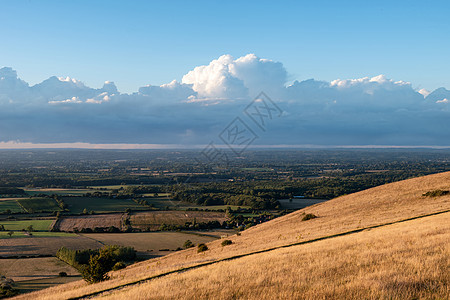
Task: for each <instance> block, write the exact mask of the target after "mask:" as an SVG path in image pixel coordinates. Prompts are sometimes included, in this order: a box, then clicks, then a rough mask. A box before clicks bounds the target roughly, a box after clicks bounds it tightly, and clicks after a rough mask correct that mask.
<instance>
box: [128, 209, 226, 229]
mask: <svg viewBox="0 0 450 300" xmlns="http://www.w3.org/2000/svg"><path fill="white" fill-rule="evenodd" d="M226 220H227V217H226V215H225V213H222V212H207V211H147V212H136V213H133V214H132V215H131V216H130V221H131V226H133V228H139V229H142V230H151V231H155V230H158V229H159V227H160V226H161V224H166V225H184V224H185V223H186V222H191V223H192V222H194V221H195V222H197V223H202V222H209V221H219V222H221V223H222V222H223V221H226Z"/></svg>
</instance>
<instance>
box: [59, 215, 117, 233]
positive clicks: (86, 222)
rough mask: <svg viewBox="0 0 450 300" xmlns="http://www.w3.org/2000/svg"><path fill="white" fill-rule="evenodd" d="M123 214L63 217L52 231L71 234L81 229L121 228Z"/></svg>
mask: <svg viewBox="0 0 450 300" xmlns="http://www.w3.org/2000/svg"><path fill="white" fill-rule="evenodd" d="M123 217H124V214H121V213H120V214H104V215H90V216H73V217H63V218H61V219H60V220H58V222H57V223H56V224H55V226H54V229H58V230H60V231H68V232H73V231H74V229H75V228H77V229H78V230H81V229H83V228H91V229H94V228H95V227H110V226H114V227H117V228H119V229H120V228H122V224H123V222H122V218H123Z"/></svg>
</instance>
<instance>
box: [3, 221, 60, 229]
mask: <svg viewBox="0 0 450 300" xmlns="http://www.w3.org/2000/svg"><path fill="white" fill-rule="evenodd" d="M52 223H53V220H19V221H9V220H8V221H0V225H3V226H4V227H5V230H22V229H26V228H27V227H28V226H30V225H31V226H33V229H34V230H39V231H48V230H49V229H50V225H51V224H52Z"/></svg>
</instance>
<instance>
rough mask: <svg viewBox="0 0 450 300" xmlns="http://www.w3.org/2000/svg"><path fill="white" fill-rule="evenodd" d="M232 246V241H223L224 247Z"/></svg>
mask: <svg viewBox="0 0 450 300" xmlns="http://www.w3.org/2000/svg"><path fill="white" fill-rule="evenodd" d="M231 244H233V242H232V241H231V240H223V241H222V246H228V245H231Z"/></svg>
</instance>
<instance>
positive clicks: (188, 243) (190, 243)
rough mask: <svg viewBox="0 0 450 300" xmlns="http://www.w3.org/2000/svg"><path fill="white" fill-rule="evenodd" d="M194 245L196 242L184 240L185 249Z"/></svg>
mask: <svg viewBox="0 0 450 300" xmlns="http://www.w3.org/2000/svg"><path fill="white" fill-rule="evenodd" d="M192 247H194V243H192V242H191V240H186V242H184V244H183V248H184V249H188V248H192Z"/></svg>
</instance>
